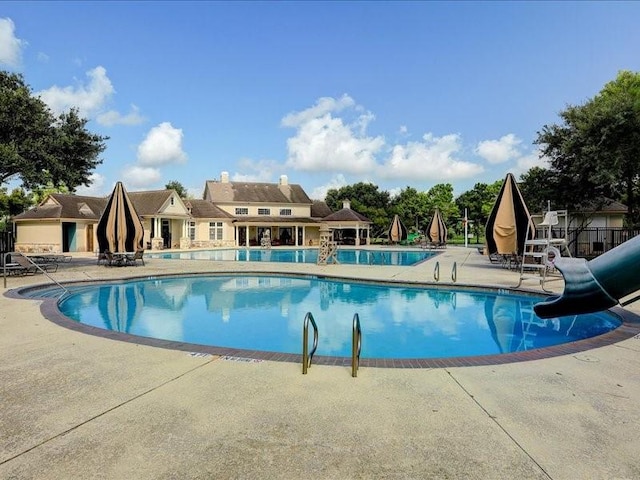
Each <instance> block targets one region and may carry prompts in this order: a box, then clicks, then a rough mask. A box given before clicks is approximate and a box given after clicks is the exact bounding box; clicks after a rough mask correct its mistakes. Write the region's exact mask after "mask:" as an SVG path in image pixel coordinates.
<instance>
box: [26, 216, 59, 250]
mask: <svg viewBox="0 0 640 480" xmlns="http://www.w3.org/2000/svg"><path fill="white" fill-rule="evenodd" d="M16 250H17V251H20V252H23V251H24V252H36V251H56V252H60V251H62V226H61V224H60V222H57V221H46V220H36V221H33V222H18V223H16Z"/></svg>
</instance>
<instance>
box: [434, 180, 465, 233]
mask: <svg viewBox="0 0 640 480" xmlns="http://www.w3.org/2000/svg"><path fill="white" fill-rule="evenodd" d="M427 197H428V198H429V200H430V202H431V208H430V210H431V212H430V216H431V215H433V210H435V209H436V208H438V209H439V210H440V213H441V214H442V218H443V220H444V222H445V223H446V224H452V223H453V222H454V220H455V219H456V218H457V217H458V216H459V215H460V209H459V207H458V205H457V204H456V202H455V201H454V199H453V185H451V184H450V183H438V184H437V185H434V186H433V187H431V188H430V189H429V191H428V192H427Z"/></svg>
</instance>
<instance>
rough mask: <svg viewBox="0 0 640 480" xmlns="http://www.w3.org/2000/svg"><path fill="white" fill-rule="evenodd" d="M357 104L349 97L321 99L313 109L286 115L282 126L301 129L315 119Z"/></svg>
mask: <svg viewBox="0 0 640 480" xmlns="http://www.w3.org/2000/svg"><path fill="white" fill-rule="evenodd" d="M355 104H356V102H355V101H354V100H353V98H351V97H350V96H349V95H343V96H342V97H340V98H338V99H335V98H332V97H322V98H319V99H318V101H317V102H316V104H315V105H314V106H313V107H310V108H307V109H306V110H303V111H301V112H294V113H290V114H288V115H286V116H285V117H284V118H283V119H282V125H283V126H285V127H294V128H296V127H299V126H300V125H304V124H305V123H307V122H309V121H311V120H313V119H314V118H318V117H322V116H324V115H326V114H327V113H332V112H333V113H336V112H340V111H341V110H344V109H345V108H348V107H354V106H355Z"/></svg>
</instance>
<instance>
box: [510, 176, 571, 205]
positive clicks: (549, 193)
mask: <svg viewBox="0 0 640 480" xmlns="http://www.w3.org/2000/svg"><path fill="white" fill-rule="evenodd" d="M518 188H519V189H520V192H521V193H522V197H523V198H524V202H525V203H526V204H527V207H528V208H529V212H530V213H538V212H544V211H546V209H547V204H548V202H551V205H552V207H553V208H555V209H564V208H566V204H564V203H563V202H564V200H563V195H562V189H561V188H560V187H559V185H558V178H557V177H556V175H555V174H554V173H553V172H552V171H551V170H549V169H547V168H542V167H533V168H530V169H529V171H527V172H525V173H523V174H522V175H520V181H519V182H518Z"/></svg>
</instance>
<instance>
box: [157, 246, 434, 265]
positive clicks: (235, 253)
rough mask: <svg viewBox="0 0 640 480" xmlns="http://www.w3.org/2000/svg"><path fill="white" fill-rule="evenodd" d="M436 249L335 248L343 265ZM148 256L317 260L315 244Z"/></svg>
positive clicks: (395, 261) (397, 261) (411, 260)
mask: <svg viewBox="0 0 640 480" xmlns="http://www.w3.org/2000/svg"><path fill="white" fill-rule="evenodd" d="M438 253H439V252H433V251H429V250H365V249H342V248H338V255H337V258H338V262H340V263H344V264H347V265H396V266H410V265H416V264H418V263H420V262H423V261H425V260H427V259H429V258H431V257H433V256H435V255H438ZM148 256H149V257H150V258H167V259H174V260H175V259H180V260H220V261H236V262H285V263H317V262H318V249H317V248H300V249H279V248H278V249H274V248H268V249H266V248H265V249H260V248H238V249H236V248H234V249H219V250H199V251H192V252H167V253H150V254H149V255H148Z"/></svg>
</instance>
